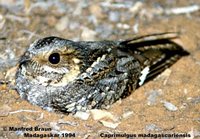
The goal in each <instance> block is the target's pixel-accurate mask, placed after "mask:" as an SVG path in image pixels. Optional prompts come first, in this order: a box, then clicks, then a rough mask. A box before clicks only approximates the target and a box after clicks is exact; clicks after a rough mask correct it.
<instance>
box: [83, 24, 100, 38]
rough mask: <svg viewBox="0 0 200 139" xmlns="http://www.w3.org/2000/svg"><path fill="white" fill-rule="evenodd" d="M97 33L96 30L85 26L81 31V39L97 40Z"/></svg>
mask: <svg viewBox="0 0 200 139" xmlns="http://www.w3.org/2000/svg"><path fill="white" fill-rule="evenodd" d="M96 35H97V33H96V32H95V31H94V30H91V29H89V28H87V27H83V31H82V33H81V39H82V40H84V41H95V40H96Z"/></svg>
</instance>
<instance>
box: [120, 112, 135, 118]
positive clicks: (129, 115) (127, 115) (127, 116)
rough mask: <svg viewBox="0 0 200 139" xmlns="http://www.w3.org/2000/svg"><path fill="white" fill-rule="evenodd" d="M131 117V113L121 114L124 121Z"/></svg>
mask: <svg viewBox="0 0 200 139" xmlns="http://www.w3.org/2000/svg"><path fill="white" fill-rule="evenodd" d="M131 115H133V111H127V112H125V113H123V115H122V117H123V118H124V119H127V118H129V117H131Z"/></svg>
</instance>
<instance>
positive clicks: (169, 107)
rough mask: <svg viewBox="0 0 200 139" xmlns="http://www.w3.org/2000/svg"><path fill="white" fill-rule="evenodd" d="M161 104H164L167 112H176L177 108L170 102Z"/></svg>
mask: <svg viewBox="0 0 200 139" xmlns="http://www.w3.org/2000/svg"><path fill="white" fill-rule="evenodd" d="M163 104H164V107H165V108H166V109H167V110H169V111H177V110H178V108H177V107H176V106H175V105H174V104H172V103H170V102H167V101H163Z"/></svg>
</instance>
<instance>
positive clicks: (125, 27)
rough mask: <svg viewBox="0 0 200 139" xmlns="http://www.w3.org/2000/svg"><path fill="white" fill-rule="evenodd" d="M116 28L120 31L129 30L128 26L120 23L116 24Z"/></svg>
mask: <svg viewBox="0 0 200 139" xmlns="http://www.w3.org/2000/svg"><path fill="white" fill-rule="evenodd" d="M117 27H118V28H120V29H130V25H128V24H122V23H118V24H117Z"/></svg>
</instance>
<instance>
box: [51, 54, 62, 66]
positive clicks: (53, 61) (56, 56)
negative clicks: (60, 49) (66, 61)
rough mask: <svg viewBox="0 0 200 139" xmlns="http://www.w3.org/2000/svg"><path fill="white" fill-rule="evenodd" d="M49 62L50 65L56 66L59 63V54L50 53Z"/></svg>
mask: <svg viewBox="0 0 200 139" xmlns="http://www.w3.org/2000/svg"><path fill="white" fill-rule="evenodd" d="M49 62H50V63H51V64H58V63H59V62H60V54H59V53H52V54H51V55H50V56H49Z"/></svg>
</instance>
